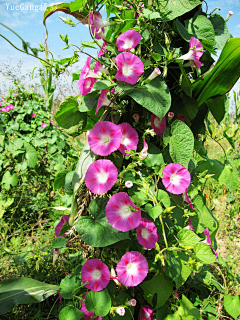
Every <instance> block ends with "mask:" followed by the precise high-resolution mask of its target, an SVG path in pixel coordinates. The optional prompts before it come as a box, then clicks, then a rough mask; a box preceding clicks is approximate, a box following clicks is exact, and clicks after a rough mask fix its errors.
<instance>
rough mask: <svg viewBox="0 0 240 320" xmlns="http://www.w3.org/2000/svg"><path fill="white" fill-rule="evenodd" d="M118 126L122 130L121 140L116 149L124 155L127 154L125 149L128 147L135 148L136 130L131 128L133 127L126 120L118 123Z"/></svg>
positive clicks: (136, 142) (127, 149) (136, 140)
mask: <svg viewBox="0 0 240 320" xmlns="http://www.w3.org/2000/svg"><path fill="white" fill-rule="evenodd" d="M118 128H120V130H121V132H122V141H121V144H120V147H119V148H118V150H119V151H120V152H121V153H122V154H124V155H127V153H126V152H125V151H129V150H130V149H131V150H137V145H138V133H137V131H136V130H135V129H133V127H132V126H131V125H130V124H129V123H127V122H124V123H121V124H119V125H118Z"/></svg>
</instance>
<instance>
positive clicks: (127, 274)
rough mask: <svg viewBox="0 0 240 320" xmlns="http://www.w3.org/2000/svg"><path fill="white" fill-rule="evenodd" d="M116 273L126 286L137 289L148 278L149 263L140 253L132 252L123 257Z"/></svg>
mask: <svg viewBox="0 0 240 320" xmlns="http://www.w3.org/2000/svg"><path fill="white" fill-rule="evenodd" d="M116 271H117V275H118V279H119V281H120V282H121V283H122V284H123V285H124V286H126V287H135V286H137V285H139V283H141V282H142V281H143V280H144V279H145V278H146V276H147V274H148V263H147V260H146V258H145V257H144V256H143V255H142V254H141V253H140V252H137V251H130V252H127V253H125V254H124V255H123V256H122V258H121V260H120V261H119V263H118V264H117V268H116Z"/></svg>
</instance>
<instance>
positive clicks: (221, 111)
mask: <svg viewBox="0 0 240 320" xmlns="http://www.w3.org/2000/svg"><path fill="white" fill-rule="evenodd" d="M206 103H207V106H208V108H209V110H210V111H211V113H212V115H213V116H214V118H215V119H216V121H217V123H218V124H220V123H221V121H222V120H223V119H224V116H225V113H226V107H225V97H219V98H217V99H214V100H213V99H209V100H208V101H207V102H206Z"/></svg>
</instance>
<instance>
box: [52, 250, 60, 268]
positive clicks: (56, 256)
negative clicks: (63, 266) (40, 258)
mask: <svg viewBox="0 0 240 320" xmlns="http://www.w3.org/2000/svg"><path fill="white" fill-rule="evenodd" d="M58 256H59V249H53V265H55V262H56V261H57V259H58Z"/></svg>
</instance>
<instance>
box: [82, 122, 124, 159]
mask: <svg viewBox="0 0 240 320" xmlns="http://www.w3.org/2000/svg"><path fill="white" fill-rule="evenodd" d="M121 140H122V132H121V130H120V128H119V126H118V125H116V124H114V123H112V122H110V121H101V122H97V123H96V124H95V126H94V127H93V128H92V130H90V132H89V135H88V143H89V146H90V148H91V150H92V151H93V152H94V153H96V154H98V155H100V156H108V155H109V154H110V153H112V152H114V151H116V150H117V149H118V148H119V147H120V144H121Z"/></svg>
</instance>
